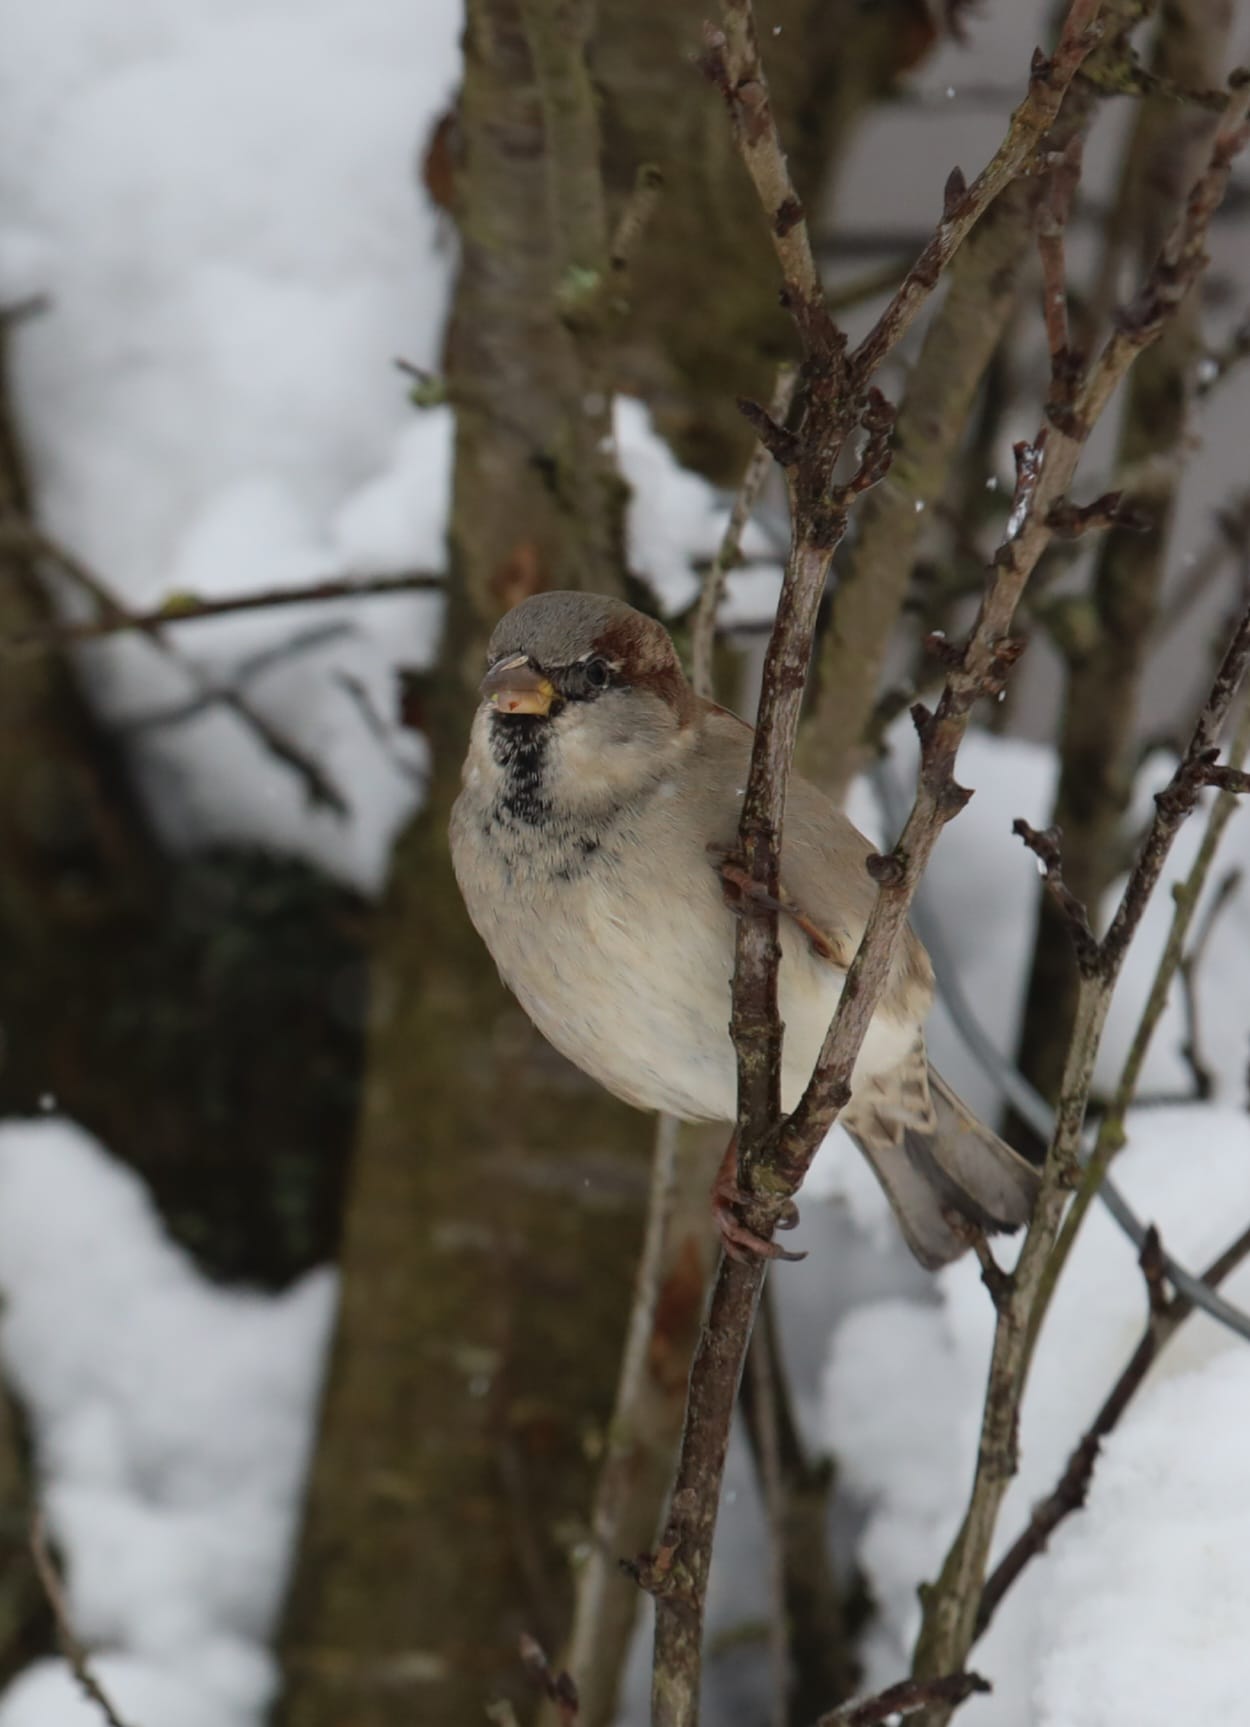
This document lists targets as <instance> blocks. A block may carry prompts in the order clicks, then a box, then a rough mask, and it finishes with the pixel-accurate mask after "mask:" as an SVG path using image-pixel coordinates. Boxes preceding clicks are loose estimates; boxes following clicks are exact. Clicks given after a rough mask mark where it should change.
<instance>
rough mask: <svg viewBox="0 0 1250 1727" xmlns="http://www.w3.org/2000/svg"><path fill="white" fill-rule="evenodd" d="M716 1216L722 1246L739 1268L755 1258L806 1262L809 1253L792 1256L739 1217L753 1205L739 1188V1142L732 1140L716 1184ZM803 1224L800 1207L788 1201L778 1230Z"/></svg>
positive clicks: (714, 1213)
mask: <svg viewBox="0 0 1250 1727" xmlns="http://www.w3.org/2000/svg"><path fill="white" fill-rule="evenodd" d="M711 1199H712V1216H713V1217H714V1218H715V1219H716V1227H717V1229H718V1230H719V1231H720V1238H721V1244H722V1246H723V1247H724V1249H725V1252H726V1253H727V1254H728V1255H729V1257H730V1259H736V1260H737V1261H738V1263H739V1265H749V1264H750V1263H751V1261H752V1260H753V1259H785V1260H791V1261H796V1260H800V1259H806V1258H807V1255H806V1254H805V1253H792V1252H790V1251H789V1250H788V1249H786V1248H784V1247H779V1246H778V1245H777V1243H776V1242H775V1241H768V1240H766V1239H765V1237H764V1236H762V1235H757V1234H756V1232H755V1230H753V1229H750V1228H748V1226H747V1225H746V1224H745V1223H743V1221H742V1219H741V1217H739V1215H738V1212H739V1210H740V1209H741V1208H742V1207H743V1206H745V1205H748V1204H749V1203H750V1199H751V1195H750V1194H748V1193H745V1192H744V1191H743V1190H742V1188H741V1187H739V1185H738V1146H737V1140H736V1139H731V1140H730V1141H729V1144H728V1146H727V1147H726V1148H725V1155H724V1157H723V1158H722V1159H721V1164H720V1168H719V1169H718V1170H717V1172H716V1180H715V1181H714V1182H713V1183H712V1193H711ZM798 1221H799V1208H798V1206H797V1205H796V1204H795V1203H794V1201H793V1200H792V1199H787V1200H786V1202H785V1204H784V1205H783V1207H782V1210H781V1215H780V1216H779V1217H778V1219H777V1228H778V1229H793V1228H794V1227H795V1226H796V1224H797V1223H798Z"/></svg>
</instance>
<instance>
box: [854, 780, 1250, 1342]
mask: <svg viewBox="0 0 1250 1727" xmlns="http://www.w3.org/2000/svg"><path fill="white" fill-rule="evenodd" d="M871 781H872V787H873V791H874V793H875V795H876V798H877V801H878V803H879V804H880V806H881V812H882V814H883V816H884V817H885V820H886V823H887V825H888V826H889V828H890V829H891V831H893V832H898V831H899V829H900V828H901V827H902V824H903V822H904V821H905V819H906V815H907V811H906V808H905V807H904V799H903V793H902V790H901V788H900V786H899V783H898V780H897V778H896V777H895V775H894V774H893V773H891V771H890V769H889V768H888V767H887V766H885V765H884V764H880V765H878V767H877V768H876V769H874V771H873V773H872V775H871ZM911 921H912V924H913V927H914V928H915V931H916V934H917V935H918V936H919V937H920V939H921V941H922V942H923V943H924V945H925V947H926V948H927V949H928V951H929V958H930V959H931V960H932V961H933V975H934V978H935V980H936V982H937V989H938V994H939V996H940V997H941V999H942V1002H943V1004H944V1005H945V1007H946V1010H947V1012H948V1013H949V1014H950V1016H951V1020H952V1022H953V1024H954V1026H955V1029H956V1031H957V1032H958V1033H959V1036H960V1038H961V1040H962V1041H963V1044H964V1047H965V1048H966V1049H967V1051H968V1053H969V1055H970V1056H971V1057H972V1059H973V1060H974V1061H975V1062H976V1064H977V1066H978V1067H979V1068H980V1069H981V1071H982V1072H983V1073H984V1074H985V1075H986V1076H987V1077H988V1078H989V1079H992V1080H993V1081H994V1083H995V1084H996V1085H997V1086H998V1087H999V1089H1000V1091H1001V1092H1002V1094H1003V1096H1004V1097H1005V1098H1006V1099H1007V1101H1008V1103H1010V1104H1011V1106H1012V1108H1013V1109H1014V1110H1015V1111H1016V1113H1017V1114H1018V1115H1019V1116H1020V1117H1021V1118H1022V1119H1023V1120H1024V1121H1027V1122H1028V1124H1029V1126H1030V1127H1031V1128H1032V1129H1033V1131H1034V1132H1035V1133H1036V1134H1037V1135H1038V1136H1039V1138H1041V1139H1044V1140H1047V1141H1049V1139H1050V1137H1051V1134H1052V1133H1053V1131H1054V1125H1055V1116H1054V1111H1053V1110H1052V1109H1051V1107H1050V1105H1049V1104H1048V1103H1047V1102H1046V1099H1045V1098H1044V1097H1043V1096H1042V1095H1041V1093H1040V1092H1039V1091H1036V1090H1035V1089H1034V1088H1033V1086H1032V1085H1030V1084H1029V1082H1028V1080H1027V1079H1026V1078H1025V1077H1024V1075H1023V1074H1022V1073H1021V1072H1020V1070H1019V1069H1018V1068H1017V1067H1016V1066H1015V1065H1014V1063H1012V1062H1010V1061H1008V1059H1007V1057H1006V1056H1005V1055H1003V1054H1002V1052H1001V1051H1000V1050H999V1049H998V1048H997V1047H996V1045H995V1044H994V1042H993V1040H992V1039H991V1037H990V1036H989V1034H988V1032H987V1031H986V1030H985V1027H984V1026H983V1025H982V1024H981V1022H980V1020H979V1019H978V1018H977V1016H976V1013H975V1012H974V1010H973V1007H972V1004H971V1002H970V1001H969V1000H968V998H967V996H966V995H965V994H964V990H963V986H962V984H961V983H960V981H959V969H958V967H957V965H956V964H955V960H954V957H953V955H952V953H951V950H950V948H949V946H948V945H947V941H946V937H945V935H944V934H943V932H942V930H941V928H940V927H939V925H938V920H937V918H936V917H934V916H933V915H932V914H931V913H930V912H929V910H928V908H927V906H926V904H925V903H924V897H923V890H922V894H921V896H920V897H918V898H917V899H916V901H915V903H914V904H913V907H912V917H911ZM1091 1151H1092V1145H1091V1144H1089V1143H1087V1144H1086V1146H1085V1147H1084V1148H1083V1150H1082V1153H1081V1158H1082V1161H1083V1162H1088V1161H1089V1157H1090V1154H1091ZM1098 1197H1099V1199H1100V1200H1101V1201H1102V1203H1103V1204H1104V1205H1105V1206H1106V1208H1107V1210H1108V1211H1109V1212H1110V1213H1111V1216H1112V1217H1113V1218H1114V1220H1115V1222H1116V1223H1117V1224H1118V1225H1119V1227H1120V1228H1121V1229H1122V1230H1123V1232H1124V1234H1125V1235H1127V1236H1128V1238H1129V1240H1130V1241H1131V1242H1132V1243H1133V1245H1134V1247H1136V1248H1137V1249H1138V1250H1139V1251H1140V1249H1141V1248H1142V1246H1143V1245H1144V1243H1145V1240H1146V1225H1145V1224H1144V1223H1143V1222H1142V1220H1141V1219H1140V1217H1138V1215H1137V1213H1136V1212H1135V1211H1134V1210H1133V1208H1132V1206H1131V1205H1130V1204H1129V1202H1128V1200H1127V1199H1125V1197H1124V1195H1123V1193H1122V1192H1121V1191H1120V1189H1119V1188H1118V1187H1117V1186H1116V1184H1115V1182H1114V1181H1112V1179H1111V1177H1110V1176H1109V1175H1105V1176H1104V1177H1103V1179H1102V1183H1101V1185H1100V1187H1099V1189H1098ZM1162 1261H1163V1268H1164V1271H1165V1272H1166V1274H1167V1278H1168V1281H1169V1282H1170V1283H1171V1285H1172V1287H1173V1288H1174V1289H1175V1290H1177V1291H1178V1293H1179V1294H1181V1295H1183V1296H1185V1297H1186V1298H1187V1299H1188V1300H1189V1301H1192V1302H1193V1304H1194V1306H1195V1307H1198V1308H1201V1310H1202V1311H1203V1313H1206V1314H1209V1315H1210V1317H1211V1318H1212V1319H1214V1320H1215V1321H1216V1322H1217V1323H1218V1324H1220V1325H1223V1326H1226V1327H1227V1328H1228V1329H1229V1330H1230V1331H1234V1332H1236V1333H1237V1335H1238V1336H1239V1337H1244V1338H1245V1339H1246V1340H1247V1341H1250V1315H1247V1314H1245V1313H1243V1312H1242V1310H1241V1308H1239V1307H1237V1306H1235V1305H1234V1303H1233V1302H1231V1301H1226V1300H1225V1299H1224V1297H1223V1296H1222V1295H1221V1294H1220V1293H1219V1292H1218V1290H1214V1289H1212V1288H1211V1286H1210V1284H1208V1283H1204V1282H1203V1280H1202V1279H1201V1278H1200V1277H1197V1276H1195V1274H1194V1273H1193V1272H1192V1271H1190V1270H1189V1269H1188V1268H1187V1267H1186V1266H1184V1265H1182V1264H1181V1262H1180V1261H1179V1260H1177V1259H1174V1258H1173V1257H1172V1255H1171V1254H1170V1253H1168V1252H1167V1250H1166V1248H1165V1249H1164V1251H1163V1255H1162Z"/></svg>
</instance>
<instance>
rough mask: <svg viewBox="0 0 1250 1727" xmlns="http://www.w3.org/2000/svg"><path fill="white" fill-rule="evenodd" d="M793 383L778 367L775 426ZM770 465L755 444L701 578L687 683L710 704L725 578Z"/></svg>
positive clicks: (772, 403) (772, 408)
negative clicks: (712, 555) (722, 529)
mask: <svg viewBox="0 0 1250 1727" xmlns="http://www.w3.org/2000/svg"><path fill="white" fill-rule="evenodd" d="M795 381H796V374H795V370H794V367H793V366H782V367H780V368H779V370H778V372H777V381H776V383H775V384H774V385H773V393H772V395H771V397H770V398H769V402H768V415H769V418H770V419H771V420H772V421H773V422H774V423H775V424H776V425H779V426H784V425H785V422H786V416H787V415H788V414H789V412H790V403H791V400H792V399H793V396H794V386H795ZM772 466H773V457H772V452H771V451H770V450H769V449H768V447H767V446H766V445H765V444H764V443H763V442H762V441H757V443H756V445H755V448H754V449H753V450H752V452H751V458H750V460H749V461H748V463H747V465H746V471H745V472H744V474H743V476H742V481H741V484H740V485H739V487H738V490H737V494H736V495H735V497H734V501H733V507H732V509H731V510H730V512H729V520H728V521H727V522H726V524H725V532H724V534H723V535H722V536H721V542H720V545H719V546H718V547H717V549H716V556H715V557H714V558H713V559H712V562H711V564H710V565H709V566H708V569H707V573H706V575H705V576H704V578H703V586H702V588H701V589H700V591H699V603H698V606H697V608H696V610H695V615H694V626H693V629H692V633H691V637H690V681H691V683H692V684H693V686H694V691H695V694H696V695H700V696H705V697H706V698H707V699H708V700H709V701H710V700H711V699H712V696H713V694H714V691H713V687H712V685H713V678H712V648H713V644H714V642H715V638H716V614H717V612H718V611H719V609H720V603H721V599H722V597H723V596H724V592H725V578H726V577H727V576H728V574H729V572H730V570H732V569H734V568H736V566H737V563H738V560H739V557H740V556H741V552H742V535H743V533H744V532H745V530H746V525H747V523H748V522H749V521H750V519H751V512H752V510H753V509H754V508H755V502H756V499H757V498H758V497H759V495H760V489H761V487H762V486H763V484H764V481H765V480H766V479H767V478H768V476H769V474H770V473H771V472H772Z"/></svg>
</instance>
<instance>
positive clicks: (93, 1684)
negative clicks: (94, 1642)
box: [30, 1512, 129, 1727]
mask: <svg viewBox="0 0 1250 1727" xmlns="http://www.w3.org/2000/svg"><path fill="white" fill-rule="evenodd" d="M30 1553H31V1558H32V1559H33V1560H34V1562H35V1570H36V1571H37V1572H38V1574H39V1581H40V1583H41V1584H42V1585H43V1592H44V1594H45V1595H46V1596H47V1598H48V1605H49V1607H51V1609H52V1617H53V1619H54V1621H55V1622H56V1637H57V1642H58V1643H59V1644H60V1646H61V1653H62V1654H63V1655H64V1657H65V1659H66V1661H67V1662H68V1664H69V1669H70V1672H71V1673H72V1674H73V1675H74V1678H75V1679H76V1680H77V1681H78V1684H79V1686H80V1687H81V1689H82V1691H83V1694H84V1695H85V1696H86V1697H88V1698H90V1700H91V1702H93V1703H94V1704H95V1705H96V1707H97V1708H98V1709H99V1711H100V1713H101V1714H102V1715H103V1717H104V1719H105V1720H106V1721H107V1722H108V1724H109V1727H129V1723H128V1722H127V1721H126V1720H125V1719H124V1718H123V1717H122V1716H121V1715H119V1714H118V1713H117V1710H116V1709H115V1708H114V1706H113V1703H112V1700H111V1698H110V1697H109V1695H108V1692H107V1691H105V1689H104V1687H103V1686H102V1685H101V1684H100V1681H99V1680H98V1679H97V1678H96V1676H95V1674H94V1673H93V1672H92V1670H91V1663H90V1660H89V1658H88V1655H87V1651H86V1650H85V1649H84V1648H83V1646H82V1644H81V1643H80V1642H79V1641H78V1638H77V1637H76V1636H75V1634H74V1628H73V1626H72V1625H71V1624H70V1619H69V1609H68V1608H67V1606H66V1604H65V1590H64V1587H63V1585H62V1583H61V1575H60V1572H59V1571H58V1570H57V1568H56V1561H55V1560H54V1559H53V1557H52V1551H51V1549H50V1548H49V1546H48V1532H47V1529H46V1527H45V1525H44V1520H43V1513H42V1512H36V1513H35V1515H34V1517H33V1518H32V1519H31V1525H30Z"/></svg>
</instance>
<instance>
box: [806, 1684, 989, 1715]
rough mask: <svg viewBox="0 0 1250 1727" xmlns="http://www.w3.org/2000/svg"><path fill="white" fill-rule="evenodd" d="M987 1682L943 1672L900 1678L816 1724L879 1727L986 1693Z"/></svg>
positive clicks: (963, 1701) (846, 1704) (837, 1710)
mask: <svg viewBox="0 0 1250 1727" xmlns="http://www.w3.org/2000/svg"><path fill="white" fill-rule="evenodd" d="M989 1690H990V1686H989V1684H988V1682H987V1681H986V1680H984V1679H982V1677H981V1675H980V1674H979V1673H943V1674H940V1675H939V1676H938V1677H937V1678H934V1679H901V1680H900V1681H899V1682H898V1684H897V1685H890V1686H887V1688H886V1689H885V1690H884V1691H880V1692H878V1693H877V1695H876V1696H875V1697H863V1698H857V1699H853V1700H852V1701H851V1702H850V1703H844V1704H843V1705H842V1707H841V1708H840V1709H834V1710H833V1711H832V1713H830V1714H828V1715H822V1716H821V1718H820V1720H819V1721H818V1722H817V1723H816V1727H881V1723H882V1722H888V1721H892V1720H894V1719H895V1718H896V1717H899V1716H901V1717H903V1718H906V1717H907V1716H908V1715H916V1714H918V1713H919V1712H920V1710H922V1709H926V1708H928V1707H929V1706H930V1705H931V1704H934V1703H944V1704H949V1705H950V1706H951V1707H952V1708H955V1707H957V1706H958V1705H959V1704H960V1703H966V1702H967V1700H968V1698H969V1697H973V1696H977V1695H980V1694H984V1693H987V1692H988V1691H989Z"/></svg>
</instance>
